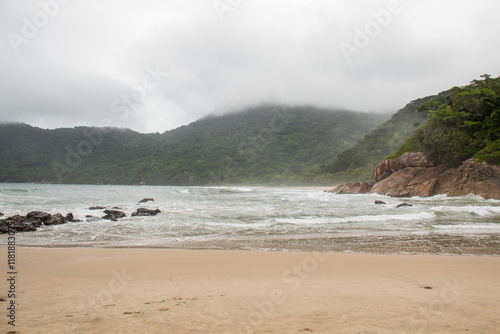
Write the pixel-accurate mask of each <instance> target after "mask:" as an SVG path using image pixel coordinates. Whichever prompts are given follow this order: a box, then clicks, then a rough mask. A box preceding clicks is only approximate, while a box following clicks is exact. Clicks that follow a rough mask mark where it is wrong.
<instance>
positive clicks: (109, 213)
mask: <svg viewBox="0 0 500 334" xmlns="http://www.w3.org/2000/svg"><path fill="white" fill-rule="evenodd" d="M104 213H105V214H106V215H105V216H104V217H102V219H109V220H112V221H114V222H115V221H117V220H118V219H120V218H123V217H127V215H126V214H125V213H123V212H121V211H118V210H104Z"/></svg>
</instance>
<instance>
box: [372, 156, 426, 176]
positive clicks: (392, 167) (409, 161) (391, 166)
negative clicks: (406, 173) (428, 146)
mask: <svg viewBox="0 0 500 334" xmlns="http://www.w3.org/2000/svg"><path fill="white" fill-rule="evenodd" d="M433 166H434V164H433V163H431V162H430V161H429V159H428V158H427V156H426V155H425V154H424V153H422V152H418V153H410V152H407V153H404V154H403V155H401V156H399V157H398V158H396V159H395V160H393V159H387V160H385V161H382V162H381V163H379V164H378V165H377V166H375V168H374V169H373V179H374V180H375V181H376V182H379V181H382V180H383V179H385V178H387V177H389V176H391V175H392V174H393V173H395V172H396V171H398V170H401V169H404V168H408V167H433Z"/></svg>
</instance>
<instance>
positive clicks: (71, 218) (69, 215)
mask: <svg viewBox="0 0 500 334" xmlns="http://www.w3.org/2000/svg"><path fill="white" fill-rule="evenodd" d="M65 218H66V220H67V221H69V222H71V223H78V222H81V219H76V218H75V216H73V213H72V212H70V213H68V214H66V217H65Z"/></svg>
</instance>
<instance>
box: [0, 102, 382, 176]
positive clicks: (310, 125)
mask: <svg viewBox="0 0 500 334" xmlns="http://www.w3.org/2000/svg"><path fill="white" fill-rule="evenodd" d="M388 117H389V115H382V114H371V113H356V112H349V111H341V110H326V109H318V108H313V107H286V106H273V105H263V106H259V107H255V108H250V109H247V110H244V111H241V112H237V113H230V114H225V115H222V116H208V117H205V118H202V119H200V120H198V121H195V122H193V123H191V124H189V125H185V126H182V127H180V128H177V129H175V130H171V131H167V132H164V133H162V134H159V133H156V134H142V133H138V132H134V131H132V130H129V129H117V128H96V127H75V128H61V129H55V130H46V129H40V128H36V127H32V126H30V125H26V124H0V157H1V161H0V182H51V183H75V184H96V183H98V184H152V185H213V184H256V185H257V184H259V185H260V184H262V185H282V184H288V185H297V184H313V183H314V182H315V179H316V178H317V177H318V172H319V171H320V169H321V166H322V165H325V164H327V163H330V162H331V161H333V160H334V159H335V157H337V155H339V154H340V153H341V152H343V151H344V150H346V149H348V148H350V147H352V146H353V145H355V144H356V143H357V142H358V141H359V140H360V139H362V138H363V137H364V136H365V135H366V134H368V133H369V132H370V131H372V130H373V129H374V128H375V127H376V126H377V125H379V124H380V123H382V122H383V121H384V120H386V119H387V118H388Z"/></svg>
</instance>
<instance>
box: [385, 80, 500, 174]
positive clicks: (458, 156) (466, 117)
mask: <svg viewBox="0 0 500 334" xmlns="http://www.w3.org/2000/svg"><path fill="white" fill-rule="evenodd" d="M481 77H482V78H483V79H482V80H474V81H472V82H471V84H470V85H468V86H465V87H454V88H453V89H452V90H451V93H450V94H449V95H448V96H447V97H446V98H445V100H444V101H443V102H444V103H442V104H439V105H438V104H436V103H428V104H427V105H426V107H424V108H422V110H430V115H431V116H430V118H429V119H428V120H427V122H425V123H424V124H423V125H422V126H420V127H419V128H418V129H417V130H416V131H415V133H414V134H413V135H412V136H411V137H410V138H409V139H408V140H407V141H406V142H405V144H404V145H403V146H401V147H400V148H399V149H398V150H397V151H396V152H395V154H394V155H392V156H391V158H394V157H398V156H399V155H401V154H403V153H405V152H411V151H422V152H424V153H426V154H427V156H428V157H429V159H430V160H431V161H433V162H435V163H438V164H447V165H450V166H458V165H459V164H460V163H462V162H463V161H464V160H467V159H469V158H471V157H473V158H476V159H477V160H482V161H486V162H488V163H491V164H500V78H496V79H493V78H491V77H490V76H489V75H483V76H481Z"/></svg>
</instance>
